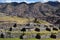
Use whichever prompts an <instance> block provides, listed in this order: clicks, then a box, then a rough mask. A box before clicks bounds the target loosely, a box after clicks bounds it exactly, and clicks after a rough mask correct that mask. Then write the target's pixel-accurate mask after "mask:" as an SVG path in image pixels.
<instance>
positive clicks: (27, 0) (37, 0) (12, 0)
mask: <svg viewBox="0 0 60 40" xmlns="http://www.w3.org/2000/svg"><path fill="white" fill-rule="evenodd" d="M48 1H59V2H60V0H0V3H1V2H27V3H34V2H43V3H44V2H48Z"/></svg>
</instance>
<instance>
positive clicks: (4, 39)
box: [0, 38, 60, 40]
mask: <svg viewBox="0 0 60 40" xmlns="http://www.w3.org/2000/svg"><path fill="white" fill-rule="evenodd" d="M0 40H22V39H19V38H0ZM23 40H60V39H52V38H46V39H35V38H33V39H32V38H31V39H23Z"/></svg>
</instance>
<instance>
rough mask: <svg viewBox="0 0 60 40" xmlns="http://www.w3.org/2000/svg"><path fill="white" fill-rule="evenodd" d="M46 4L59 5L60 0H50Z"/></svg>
mask: <svg viewBox="0 0 60 40" xmlns="http://www.w3.org/2000/svg"><path fill="white" fill-rule="evenodd" d="M46 4H49V5H51V6H58V5H60V2H58V1H54V2H53V1H49V2H47V3H46Z"/></svg>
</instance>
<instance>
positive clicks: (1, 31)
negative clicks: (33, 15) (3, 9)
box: [0, 23, 60, 39]
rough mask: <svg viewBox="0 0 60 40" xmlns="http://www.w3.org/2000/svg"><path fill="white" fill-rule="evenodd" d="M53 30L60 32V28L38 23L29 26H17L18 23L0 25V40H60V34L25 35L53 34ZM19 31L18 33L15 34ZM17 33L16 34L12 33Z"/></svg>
mask: <svg viewBox="0 0 60 40" xmlns="http://www.w3.org/2000/svg"><path fill="white" fill-rule="evenodd" d="M52 30H54V31H58V30H60V28H59V27H56V26H53V25H49V26H47V25H43V24H38V23H28V24H23V25H21V24H16V23H6V24H0V38H20V39H27V38H36V39H41V38H60V33H58V34H56V35H55V34H53V33H50V34H45V35H44V34H43V35H41V34H39V33H31V34H30V35H29V34H25V32H31V31H36V32H41V31H48V32H51V31H52ZM15 31H17V32H15ZM11 32H15V33H11Z"/></svg>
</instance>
